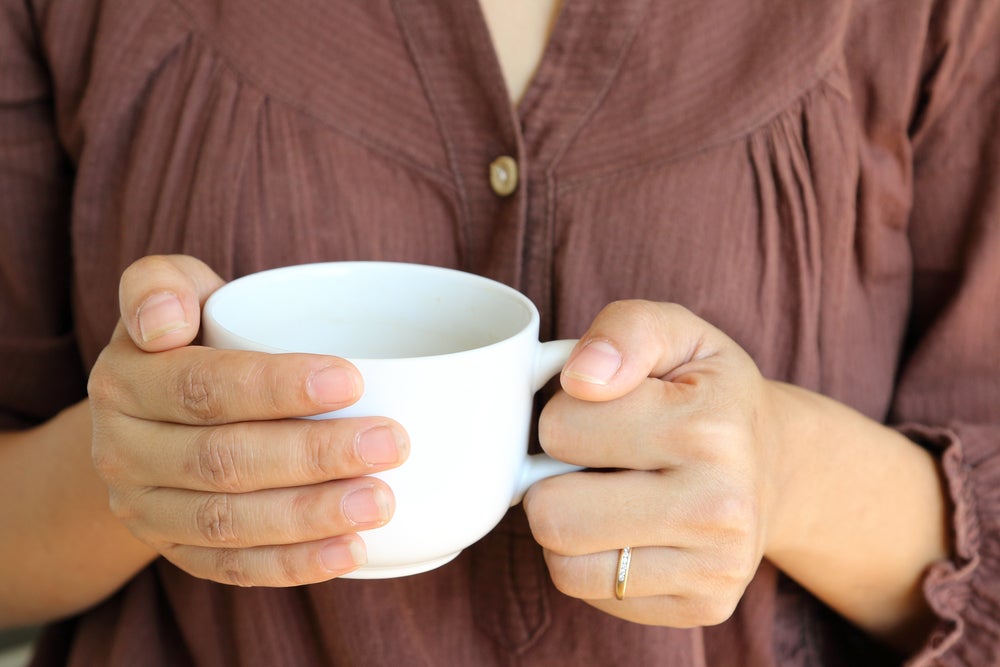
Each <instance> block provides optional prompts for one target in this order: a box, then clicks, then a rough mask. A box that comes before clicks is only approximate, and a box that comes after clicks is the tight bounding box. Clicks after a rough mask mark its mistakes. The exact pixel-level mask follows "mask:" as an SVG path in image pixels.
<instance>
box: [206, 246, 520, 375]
mask: <svg viewBox="0 0 1000 667" xmlns="http://www.w3.org/2000/svg"><path fill="white" fill-rule="evenodd" d="M380 268H382V269H384V268H389V269H391V270H394V271H406V272H414V273H423V274H437V275H443V276H446V277H448V278H449V279H453V280H459V281H462V282H465V283H473V284H476V285H480V286H482V287H485V288H488V289H489V290H491V291H492V292H493V293H494V294H495V295H498V296H499V297H501V298H505V299H508V300H509V301H511V302H513V303H517V304H518V305H519V306H520V307H521V308H523V309H524V311H525V314H526V315H527V317H526V318H525V320H524V322H523V324H521V325H520V326H519V327H518V328H517V329H515V330H513V331H512V332H511V333H510V334H509V335H506V336H504V337H502V338H500V339H498V340H494V341H492V342H490V343H486V344H484V345H476V346H474V347H470V348H466V349H461V350H455V351H451V352H441V353H434V354H426V355H412V356H405V355H404V356H393V357H377V356H364V355H350V354H344V355H338V354H336V353H311V354H333V355H334V356H340V357H342V358H344V359H348V360H353V361H364V362H366V363H399V362H418V361H421V360H432V359H441V358H445V357H451V356H456V355H468V354H470V353H476V352H477V351H485V350H489V349H491V348H494V347H496V346H499V345H503V344H505V343H510V342H511V341H513V340H515V339H517V338H519V337H521V336H524V335H525V334H526V333H527V332H531V331H533V330H537V328H538V324H539V320H540V316H539V313H538V308H537V306H535V304H534V303H533V302H532V301H531V299H529V298H528V297H527V296H526V295H525V294H523V293H522V292H520V291H519V290H517V289H515V288H513V287H511V286H510V285H507V284H505V283H501V282H499V281H497V280H494V279H492V278H488V277H486V276H482V275H479V274H476V273H470V272H468V271H463V270H461V269H455V268H450V267H445V266H438V265H434V264H419V263H416V262H397V261H385V260H344V261H340V260H332V261H322V262H308V263H304V264H288V265H284V266H278V267H273V268H270V269H263V270H261V271H254V272H252V273H247V274H244V275H242V276H239V277H237V278H234V279H233V280H230V281H228V282H226V283H225V284H224V285H222V286H221V287H219V288H218V289H217V290H215V292H213V293H212V294H210V295H209V297H208V299H207V300H206V301H205V305H204V306H203V307H202V331H203V334H207V333H208V331H207V330H209V329H217V330H218V331H219V332H225V335H226V336H228V337H230V338H231V339H233V340H238V341H240V342H241V343H242V344H243V345H245V348H244V349H247V350H256V351H264V352H272V353H297V352H301V350H296V349H294V346H275V345H269V344H267V343H264V342H261V341H260V340H255V339H254V338H251V337H248V336H246V335H243V334H241V333H238V332H236V331H234V330H233V329H232V328H231V327H230V326H227V325H226V324H224V323H223V321H222V320H221V319H220V318H219V316H218V310H219V309H220V308H221V304H222V303H223V300H224V299H225V298H226V294H227V292H230V288H231V287H234V286H235V287H237V288H238V287H240V286H244V287H245V286H247V285H248V284H252V283H254V282H257V281H261V280H267V278H268V276H273V275H275V274H285V275H295V274H313V275H316V276H317V277H318V276H320V275H326V274H328V273H330V272H334V271H336V272H338V273H345V274H346V273H352V272H357V271H378V270H379V269H380ZM534 338H537V333H536V334H535V336H534ZM226 347H228V348H230V349H231V348H232V346H229V345H227V346H226Z"/></svg>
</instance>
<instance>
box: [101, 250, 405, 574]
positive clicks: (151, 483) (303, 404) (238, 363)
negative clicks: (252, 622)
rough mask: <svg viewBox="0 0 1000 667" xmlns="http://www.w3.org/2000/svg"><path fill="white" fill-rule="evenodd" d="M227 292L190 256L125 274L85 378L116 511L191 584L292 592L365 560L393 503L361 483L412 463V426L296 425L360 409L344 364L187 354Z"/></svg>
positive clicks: (157, 259) (379, 488)
mask: <svg viewBox="0 0 1000 667" xmlns="http://www.w3.org/2000/svg"><path fill="white" fill-rule="evenodd" d="M222 283H223V281H222V279H221V278H219V277H218V276H217V275H216V274H215V273H214V272H213V271H212V270H211V269H209V268H208V267H207V266H206V265H205V264H203V263H202V262H200V261H198V260H196V259H194V258H192V257H187V256H154V257H147V258H144V259H141V260H139V261H138V262H136V263H135V264H133V265H132V266H131V267H129V268H128V269H127V270H126V271H125V273H124V274H123V276H122V280H121V287H120V292H119V301H120V304H121V314H122V318H121V321H120V322H119V324H118V327H117V328H116V330H115V333H114V335H113V337H112V340H111V342H110V344H109V345H108V346H107V348H105V350H104V351H103V352H102V354H101V356H100V358H99V359H98V360H97V363H96V365H95V366H94V369H93V372H92V374H91V377H90V384H89V394H90V405H91V410H92V419H93V428H94V433H93V459H94V463H95V466H96V468H97V470H98V472H99V474H100V475H101V477H102V478H103V480H104V481H105V483H106V484H107V486H108V489H109V493H110V503H111V508H112V511H113V512H114V513H115V515H116V516H118V517H119V518H120V519H121V521H122V522H124V523H125V525H126V526H127V527H128V528H129V530H131V532H132V533H133V534H134V535H135V536H136V537H138V538H139V539H140V540H142V541H143V542H145V543H146V544H148V545H150V546H151V547H153V548H154V549H155V550H156V551H157V552H159V553H160V554H162V555H163V556H164V557H165V558H167V559H168V560H170V561H171V562H172V563H174V564H175V565H177V566H178V567H180V568H181V569H183V570H185V571H187V572H188V573H190V574H192V575H195V576H197V577H202V578H206V579H211V580H214V581H218V582H222V583H227V584H237V585H242V586H254V585H263V586H293V585H300V584H307V583H314V582H319V581H325V580H328V579H331V578H333V577H336V576H338V575H341V574H344V573H346V572H349V571H351V570H353V569H355V568H356V567H357V566H359V565H362V564H364V563H365V561H366V556H365V546H364V542H363V540H362V538H361V537H359V536H358V535H357V532H358V531H363V530H368V529H371V528H375V527H378V526H381V525H383V524H384V523H386V522H387V521H388V520H389V519H390V517H391V516H392V512H393V509H394V500H393V496H392V492H391V490H390V489H389V488H388V487H387V486H386V484H385V483H384V482H382V481H381V480H379V479H377V478H375V477H370V476H366V475H368V474H369V473H373V472H378V471H381V470H386V469H389V468H393V467H395V466H397V465H399V464H400V463H402V462H403V461H404V460H405V458H406V456H407V454H408V451H409V443H408V440H407V436H406V433H405V432H404V431H403V429H402V428H401V427H400V426H399V425H398V424H396V423H395V422H393V421H392V420H389V419H386V418H381V417H366V418H352V419H331V420H306V419H296V418H297V417H305V416H309V415H315V414H320V413H323V412H328V411H330V410H335V409H338V408H343V407H346V406H348V405H350V404H352V403H354V402H355V401H357V400H358V398H359V397H360V396H361V392H362V379H361V376H360V374H359V373H358V371H357V369H355V368H354V367H353V366H352V365H351V364H350V363H348V362H347V361H345V360H343V359H339V358H336V357H329V356H319V355H307V354H281V355H271V354H264V353H256V352H242V351H232V350H215V349H211V348H206V347H201V346H196V345H192V343H193V342H194V340H195V338H196V336H197V334H198V330H199V325H200V316H201V306H202V304H203V303H204V300H205V299H206V298H207V297H208V296H209V295H210V294H211V293H212V292H213V291H215V290H216V289H217V288H218V287H219V286H220V285H222ZM264 316H266V314H265V315H264Z"/></svg>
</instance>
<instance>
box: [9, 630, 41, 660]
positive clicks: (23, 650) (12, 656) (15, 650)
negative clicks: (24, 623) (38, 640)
mask: <svg viewBox="0 0 1000 667" xmlns="http://www.w3.org/2000/svg"><path fill="white" fill-rule="evenodd" d="M36 634H38V632H37V630H35V629H34V628H22V629H17V630H0V667H24V666H25V665H27V664H28V659H29V658H30V657H31V643H32V641H34V639H35V635H36Z"/></svg>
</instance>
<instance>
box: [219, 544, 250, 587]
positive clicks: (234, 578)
mask: <svg viewBox="0 0 1000 667" xmlns="http://www.w3.org/2000/svg"><path fill="white" fill-rule="evenodd" d="M243 556H244V553H243V552H242V551H240V550H239V549H216V550H215V554H214V560H215V571H214V575H215V576H213V577H212V578H213V579H215V580H216V581H218V582H219V583H222V584H229V585H231V586H242V587H244V588H246V587H249V586H253V585H254V583H255V581H254V577H253V576H252V575H251V574H250V572H249V571H248V569H247V566H246V563H245V558H244V557H243Z"/></svg>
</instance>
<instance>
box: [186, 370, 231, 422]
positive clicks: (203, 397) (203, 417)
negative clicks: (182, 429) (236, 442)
mask: <svg viewBox="0 0 1000 667" xmlns="http://www.w3.org/2000/svg"><path fill="white" fill-rule="evenodd" d="M176 393H177V395H178V399H179V400H180V404H181V406H182V407H183V409H184V410H185V411H186V412H187V413H189V414H190V415H192V416H193V417H194V418H195V419H196V420H197V421H199V422H203V423H216V422H219V421H221V419H222V417H223V410H222V401H221V397H220V394H219V392H218V391H216V381H215V377H214V373H213V371H212V368H211V366H209V365H208V364H206V363H205V362H201V361H196V362H194V363H191V364H190V365H189V366H187V368H186V369H185V370H184V372H183V373H181V376H180V378H179V380H178V382H177V387H176Z"/></svg>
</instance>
